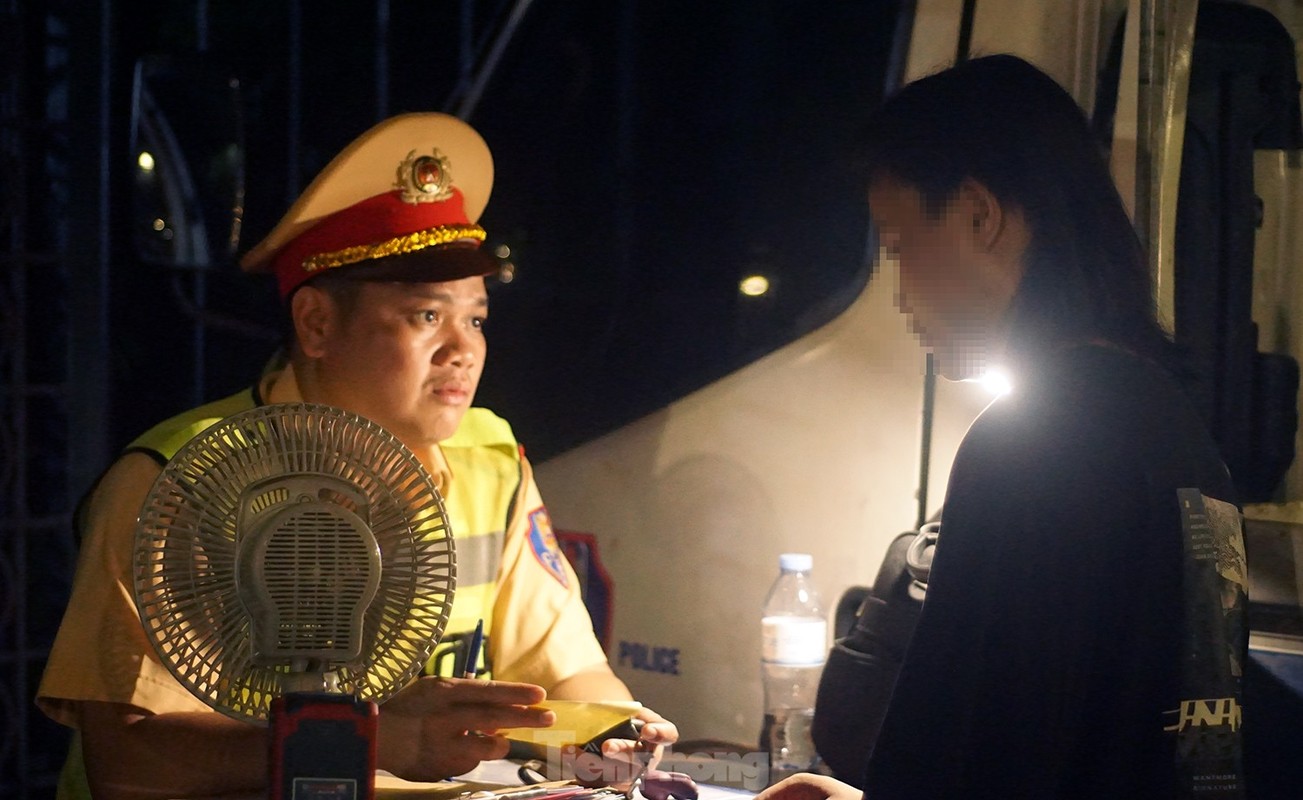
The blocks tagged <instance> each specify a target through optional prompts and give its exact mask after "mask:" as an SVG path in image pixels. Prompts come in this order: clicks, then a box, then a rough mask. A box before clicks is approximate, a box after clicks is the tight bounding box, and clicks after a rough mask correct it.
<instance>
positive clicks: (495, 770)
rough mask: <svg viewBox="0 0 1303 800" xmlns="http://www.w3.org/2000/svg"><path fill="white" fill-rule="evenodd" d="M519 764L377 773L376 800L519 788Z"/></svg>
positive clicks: (740, 795) (240, 799)
mask: <svg viewBox="0 0 1303 800" xmlns="http://www.w3.org/2000/svg"><path fill="white" fill-rule="evenodd" d="M516 767H517V764H516V763H515V762H512V761H506V760H502V761H486V762H484V763H482V764H480V765H479V766H478V767H476V768H475V769H474V770H472V771H471V772H468V773H466V774H465V775H460V776H458V777H457V778H456V779H453V780H446V781H436V782H433V783H418V782H414V781H405V780H403V779H402V778H398V777H395V776H393V775H390V774H389V773H387V772H378V773H376V800H455V798H457V797H458V796H459V795H461V794H462V793H463V792H469V791H475V790H478V789H483V788H486V787H503V786H519V785H521V784H520V779H519V778H518V777H517V776H516ZM698 788H699V789H700V791H701V794H700V795H699V797H698V800H749V798H751V797H754V796H755V793H754V792H748V791H744V790H741V789H730V788H728V787H724V786H713V785H710V784H702V783H698ZM185 800H266V794H265V793H264V792H261V791H259V792H241V793H239V794H224V795H221V796H220V797H211V798H186V799H185Z"/></svg>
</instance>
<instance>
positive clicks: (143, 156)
mask: <svg viewBox="0 0 1303 800" xmlns="http://www.w3.org/2000/svg"><path fill="white" fill-rule="evenodd" d="M136 163H137V164H139V165H140V168H141V169H142V170H144V171H145V172H153V171H154V156H153V155H151V154H150V152H149V151H148V150H141V151H140V157H138V158H137V159H136Z"/></svg>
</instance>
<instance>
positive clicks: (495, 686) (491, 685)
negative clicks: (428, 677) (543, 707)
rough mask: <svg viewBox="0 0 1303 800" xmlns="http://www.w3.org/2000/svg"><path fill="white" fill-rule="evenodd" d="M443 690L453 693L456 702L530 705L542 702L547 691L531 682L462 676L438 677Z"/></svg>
mask: <svg viewBox="0 0 1303 800" xmlns="http://www.w3.org/2000/svg"><path fill="white" fill-rule="evenodd" d="M440 680H441V681H442V682H443V684H444V688H445V690H446V691H447V692H448V693H449V694H452V695H455V697H456V702H458V703H498V704H502V705H515V706H532V705H537V704H538V703H541V702H543V699H544V698H545V697H547V692H545V691H543V687H541V686H535V685H534V684H532V683H511V682H508V681H477V680H469V679H463V678H442V679H440Z"/></svg>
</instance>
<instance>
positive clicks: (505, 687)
mask: <svg viewBox="0 0 1303 800" xmlns="http://www.w3.org/2000/svg"><path fill="white" fill-rule="evenodd" d="M545 696H546V693H545V692H544V691H543V689H542V688H541V687H539V686H534V685H533V684H529V683H507V682H504V681H474V680H463V679H459V678H418V679H417V680H415V681H413V682H412V683H410V684H408V685H407V686H406V687H404V688H403V690H402V691H401V692H399V693H398V694H396V695H395V696H394V697H393V698H392V699H390V700H389V701H388V702H387V703H385V706H386V707H391V708H393V709H397V710H401V711H403V712H405V713H409V714H422V715H424V714H435V713H443V712H444V711H446V710H447V709H450V708H452V707H454V706H456V705H508V706H512V705H514V706H532V705H535V704H537V703H541V702H542V701H543V698H544V697H545Z"/></svg>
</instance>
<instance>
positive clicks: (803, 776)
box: [755, 772, 864, 800]
mask: <svg viewBox="0 0 1303 800" xmlns="http://www.w3.org/2000/svg"><path fill="white" fill-rule="evenodd" d="M863 796H864V793H863V792H861V791H860V790H859V789H856V788H855V787H854V786H850V785H849V784H845V783H842V782H841V781H839V780H837V779H836V778H830V777H828V776H827V775H812V774H811V773H808V772H801V773H797V774H796V775H793V776H792V777H790V778H787V779H786V780H782V781H779V782H778V783H775V784H774V785H773V786H770V787H769V788H768V789H765V790H764V791H763V792H761V793H760V794H758V795H756V797H755V800H860V799H861V798H862V797H863Z"/></svg>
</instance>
